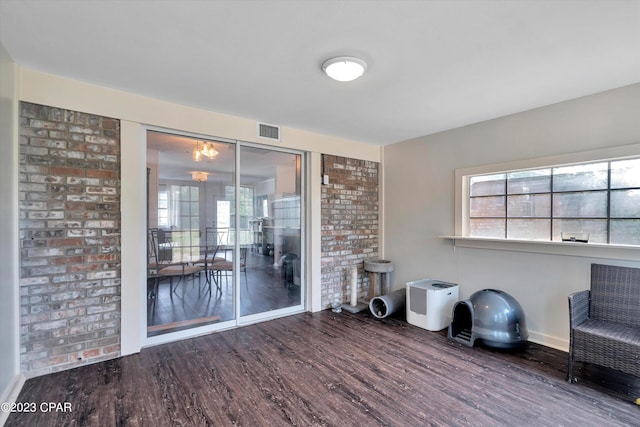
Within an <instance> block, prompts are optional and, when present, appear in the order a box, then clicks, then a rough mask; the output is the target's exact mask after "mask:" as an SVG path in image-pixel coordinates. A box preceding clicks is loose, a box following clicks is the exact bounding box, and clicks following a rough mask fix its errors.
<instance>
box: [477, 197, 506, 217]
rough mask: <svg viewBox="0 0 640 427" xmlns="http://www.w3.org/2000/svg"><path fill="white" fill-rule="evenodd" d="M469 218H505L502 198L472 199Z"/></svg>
mask: <svg viewBox="0 0 640 427" xmlns="http://www.w3.org/2000/svg"><path fill="white" fill-rule="evenodd" d="M469 203H470V206H469V207H470V211H469V216H471V217H472V218H473V217H488V216H500V217H504V216H505V209H504V196H496V197H474V198H472V199H471V200H470V201H469Z"/></svg>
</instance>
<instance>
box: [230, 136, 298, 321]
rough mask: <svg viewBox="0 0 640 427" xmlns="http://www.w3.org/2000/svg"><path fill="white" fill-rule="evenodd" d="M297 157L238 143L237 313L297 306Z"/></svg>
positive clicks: (259, 314)
mask: <svg viewBox="0 0 640 427" xmlns="http://www.w3.org/2000/svg"><path fill="white" fill-rule="evenodd" d="M301 162H302V159H301V155H300V154H296V153H289V152H282V151H275V150H271V149H266V148H258V147H254V146H247V145H242V146H241V147H240V192H239V194H240V196H239V201H238V204H237V209H238V211H237V212H234V215H232V217H235V220H236V221H237V225H238V227H237V233H238V241H239V245H238V250H239V251H240V256H239V257H238V261H239V262H238V272H239V274H238V275H237V277H238V280H239V281H240V286H239V300H240V301H239V305H240V316H241V317H251V316H253V317H256V316H257V317H269V316H270V315H271V314H274V313H275V312H276V311H277V312H278V313H281V312H283V311H286V310H295V309H302V301H303V288H304V287H303V284H302V278H303V277H304V276H303V274H302V265H303V262H302V257H303V251H302V247H303V245H302V236H303V234H302V233H301V231H302V229H303V228H302V227H303V221H302V218H303V215H302V209H301V206H302V193H301V187H302V185H301Z"/></svg>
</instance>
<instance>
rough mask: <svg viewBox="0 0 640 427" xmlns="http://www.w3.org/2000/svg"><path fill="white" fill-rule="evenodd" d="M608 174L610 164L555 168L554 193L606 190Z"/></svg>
mask: <svg viewBox="0 0 640 427" xmlns="http://www.w3.org/2000/svg"><path fill="white" fill-rule="evenodd" d="M608 173H609V164H608V163H591V164H588V165H575V166H563V167H560V168H553V191H576V190H601V189H606V188H607V181H608Z"/></svg>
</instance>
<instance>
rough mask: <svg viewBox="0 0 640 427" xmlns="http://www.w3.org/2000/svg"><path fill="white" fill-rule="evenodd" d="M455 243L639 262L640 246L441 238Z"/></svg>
mask: <svg viewBox="0 0 640 427" xmlns="http://www.w3.org/2000/svg"><path fill="white" fill-rule="evenodd" d="M440 237H441V238H442V239H448V240H451V241H452V242H453V245H454V246H455V247H461V248H476V249H492V250H503V251H515V252H531V253H540V254H552V255H565V256H580V257H589V258H608V259H620V260H629V261H637V260H638V259H640V246H631V245H607V244H602V243H577V242H550V241H534V240H515V239H492V238H486V237H469V236H440Z"/></svg>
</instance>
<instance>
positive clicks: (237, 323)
mask: <svg viewBox="0 0 640 427" xmlns="http://www.w3.org/2000/svg"><path fill="white" fill-rule="evenodd" d="M141 130H142V139H143V141H142V143H143V146H144V155H143V159H144V169H145V171H146V168H147V156H146V152H147V133H148V132H149V131H154V132H162V133H168V134H172V135H177V136H182V137H190V138H195V139H212V140H216V141H219V142H223V143H229V144H234V145H235V171H234V172H235V176H234V185H235V215H236V218H235V223H236V227H238V226H239V224H240V209H239V208H240V206H239V204H240V197H239V192H240V190H239V189H240V186H239V185H237V184H236V183H239V182H240V176H241V173H240V172H241V171H240V168H241V164H240V163H241V162H240V151H241V148H242V147H243V146H245V147H255V148H260V149H266V150H272V151H279V152H285V153H291V154H296V155H299V156H300V230H301V233H300V240H301V241H300V249H301V262H300V270H301V271H300V278H301V289H300V304H298V305H296V306H292V307H285V308H282V309H277V310H271V311H266V312H262V313H256V314H252V315H248V316H240V287H241V280H240V269H239V257H234V260H233V263H234V267H233V286H234V291H233V292H234V308H233V309H234V317H233V319H231V320H227V321H223V322H219V323H214V324H211V325H204V326H198V327H194V328H190V329H186V330H180V331H175V332H169V333H166V334H161V335H155V336H151V337H149V336H147V297H146V292H147V289H146V286H139V288H140V289H139V293H140V295H139V298H140V306H139V307H138V309H139V310H140V311H141V313H140V320H141V322H140V323H141V325H140V331H141V334H140V337H141V341H142V342H141V347H142V348H145V347H150V346H154V345H159V344H165V343H169V342H173V341H179V340H183V339H187V338H193V337H196V336H200V335H206V334H210V333H214V332H219V331H223V330H227V329H234V328H237V327H241V326H245V325H250V324H254V323H258V322H262V321H267V320H272V319H276V318H279V317H284V316H289V315H293V314H298V313H301V312H304V311H306V310H307V303H308V297H307V295H308V286H309V284H308V280H306V263H307V256H308V251H307V243H306V242H307V234H308V233H309V230H307V229H306V228H307V226H306V224H307V221H306V219H307V211H308V207H307V203H308V200H309V198H308V197H307V196H306V192H307V191H308V187H307V184H306V182H307V168H306V167H307V165H308V157H309V153H307V152H305V151H302V150H295V149H288V148H282V147H274V146H272V145H266V144H259V143H252V142H247V141H241V140H234V139H229V138H220V137H216V136H211V135H205V134H199V133H193V132H185V131H178V130H175V129H166V128H162V127H157V126H150V125H142V126H141ZM144 215H145V220H144V223H145V224H146V225H148V224H147V219H146V218H148V211H145V213H144ZM147 228H148V227H147ZM144 234H145V236H146V230H145V233H144ZM236 236H238V233H236ZM145 242H146V239H145ZM145 250H146V244H145ZM239 250H240V240H239V239H238V238H236V239H235V247H234V252H235V253H239ZM140 268H141V269H142V270H144V271H145V274H144V276H145V283H146V268H144V267H143V266H140Z"/></svg>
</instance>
